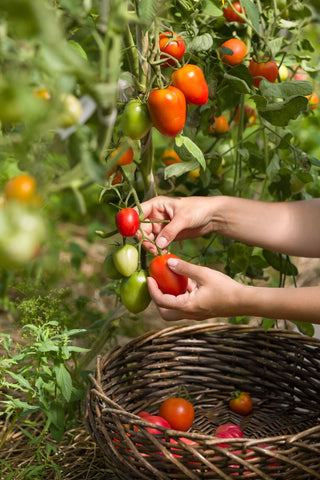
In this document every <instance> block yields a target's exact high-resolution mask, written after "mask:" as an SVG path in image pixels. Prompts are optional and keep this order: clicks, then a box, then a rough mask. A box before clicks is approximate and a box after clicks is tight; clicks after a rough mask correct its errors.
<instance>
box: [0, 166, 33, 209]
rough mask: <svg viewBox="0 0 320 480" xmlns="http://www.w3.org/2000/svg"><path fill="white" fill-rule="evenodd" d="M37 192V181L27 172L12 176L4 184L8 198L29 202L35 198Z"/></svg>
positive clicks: (5, 194)
mask: <svg viewBox="0 0 320 480" xmlns="http://www.w3.org/2000/svg"><path fill="white" fill-rule="evenodd" d="M35 192H36V181H35V179H34V177H32V176H31V175H28V174H25V173H22V174H20V175H16V176H15V177H12V178H10V180H8V181H7V183H6V184H5V186H4V196H5V198H6V199H7V200H18V201H20V202H25V203H28V202H30V201H32V200H33V198H34V196H35Z"/></svg>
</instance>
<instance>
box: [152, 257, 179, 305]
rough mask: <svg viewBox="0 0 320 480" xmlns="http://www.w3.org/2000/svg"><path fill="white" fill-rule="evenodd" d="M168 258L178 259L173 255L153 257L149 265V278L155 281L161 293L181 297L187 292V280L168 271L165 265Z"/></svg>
mask: <svg viewBox="0 0 320 480" xmlns="http://www.w3.org/2000/svg"><path fill="white" fill-rule="evenodd" d="M169 258H179V257H177V255H174V254H173V253H166V254H164V255H159V256H157V257H154V258H153V259H152V260H151V263H150V265H149V273H150V275H151V277H152V278H154V279H155V280H156V282H157V284H158V286H159V288H160V290H161V291H162V293H168V294H169V295H175V296H177V295H181V294H182V293H185V292H186V290H187V286H188V278H187V277H185V276H183V275H179V274H177V273H175V272H173V271H172V270H170V268H169V267H168V265H167V261H168V259H169Z"/></svg>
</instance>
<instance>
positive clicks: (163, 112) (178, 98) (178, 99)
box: [148, 86, 187, 137]
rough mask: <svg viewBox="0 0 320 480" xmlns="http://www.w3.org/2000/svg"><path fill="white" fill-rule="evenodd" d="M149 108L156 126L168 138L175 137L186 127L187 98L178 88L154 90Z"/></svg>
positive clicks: (150, 96) (149, 100)
mask: <svg viewBox="0 0 320 480" xmlns="http://www.w3.org/2000/svg"><path fill="white" fill-rule="evenodd" d="M148 108H149V112H150V116H151V119H152V122H153V124H154V126H155V127H156V129H157V130H159V132H161V133H162V134H163V135H166V136H167V137H175V136H176V135H178V133H179V132H181V130H182V129H183V127H184V124H185V121H186V115H187V105H186V98H185V96H184V94H183V93H182V91H181V90H179V89H178V88H176V87H171V86H170V87H167V88H160V89H157V90H152V92H151V93H150V95H149V98H148Z"/></svg>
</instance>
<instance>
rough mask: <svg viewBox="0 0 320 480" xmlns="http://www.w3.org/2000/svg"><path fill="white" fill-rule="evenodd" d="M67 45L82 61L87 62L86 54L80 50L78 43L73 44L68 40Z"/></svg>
mask: <svg viewBox="0 0 320 480" xmlns="http://www.w3.org/2000/svg"><path fill="white" fill-rule="evenodd" d="M68 43H69V45H71V47H72V48H73V49H74V51H75V52H76V53H78V54H79V55H80V57H81V58H83V59H84V60H88V57H87V54H86V52H85V51H84V49H83V48H82V46H81V45H80V43H78V42H75V41H74V40H69V42H68Z"/></svg>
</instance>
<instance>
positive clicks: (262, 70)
mask: <svg viewBox="0 0 320 480" xmlns="http://www.w3.org/2000/svg"><path fill="white" fill-rule="evenodd" d="M248 68H249V72H250V73H251V76H252V78H253V83H254V86H255V87H259V85H260V82H261V80H262V78H260V77H263V78H265V79H266V80H268V81H269V82H271V83H274V82H275V81H276V80H277V78H278V65H277V63H276V62H275V61H274V60H267V61H266V62H256V61H255V60H253V59H252V60H251V61H250V63H249V67H248Z"/></svg>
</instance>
